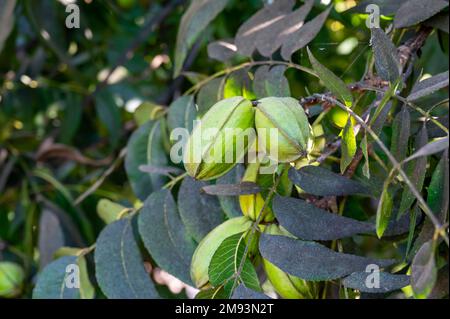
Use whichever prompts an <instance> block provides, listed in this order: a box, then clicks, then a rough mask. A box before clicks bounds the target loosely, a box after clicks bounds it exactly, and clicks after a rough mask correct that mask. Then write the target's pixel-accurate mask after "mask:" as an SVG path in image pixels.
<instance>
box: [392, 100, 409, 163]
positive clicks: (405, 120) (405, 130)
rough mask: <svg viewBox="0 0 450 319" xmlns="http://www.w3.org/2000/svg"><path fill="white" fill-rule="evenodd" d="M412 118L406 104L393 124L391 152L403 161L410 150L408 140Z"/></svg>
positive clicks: (399, 160) (398, 159)
mask: <svg viewBox="0 0 450 319" xmlns="http://www.w3.org/2000/svg"><path fill="white" fill-rule="evenodd" d="M410 126H411V118H410V115H409V111H408V107H407V106H406V105H404V106H403V107H402V110H401V111H400V112H398V113H397V115H396V116H395V119H394V122H393V124H392V143H391V153H392V155H394V157H395V158H396V159H397V161H398V162H401V161H402V160H404V159H405V157H406V152H407V151H408V140H409V134H410Z"/></svg>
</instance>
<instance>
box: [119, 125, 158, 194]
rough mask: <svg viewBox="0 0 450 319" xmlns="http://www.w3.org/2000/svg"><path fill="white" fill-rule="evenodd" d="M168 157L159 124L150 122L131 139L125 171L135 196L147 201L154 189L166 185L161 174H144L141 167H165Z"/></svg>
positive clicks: (141, 127) (140, 128) (128, 145)
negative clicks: (148, 165)
mask: <svg viewBox="0 0 450 319" xmlns="http://www.w3.org/2000/svg"><path fill="white" fill-rule="evenodd" d="M166 163H167V157H166V155H165V152H164V147H163V145H162V140H161V129H160V125H159V123H158V122H155V121H148V122H147V123H145V124H144V125H142V126H140V127H139V128H138V129H137V130H136V131H135V132H134V133H133V134H132V135H131V137H130V139H129V141H128V144H127V155H126V157H125V171H126V172H127V176H128V180H129V181H130V184H131V188H132V189H133V191H134V193H135V195H136V196H137V197H138V198H139V199H141V200H145V199H146V198H147V196H148V195H149V194H150V193H151V192H152V191H153V189H159V188H161V186H163V185H164V182H165V180H166V178H165V177H164V176H162V175H161V174H149V173H143V172H141V170H140V169H139V167H140V166H141V165H147V164H150V165H155V166H165V165H166Z"/></svg>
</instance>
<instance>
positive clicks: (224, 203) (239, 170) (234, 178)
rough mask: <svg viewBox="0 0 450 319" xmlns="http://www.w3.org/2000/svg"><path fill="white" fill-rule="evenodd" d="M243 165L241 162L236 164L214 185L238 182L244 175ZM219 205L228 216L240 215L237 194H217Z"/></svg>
mask: <svg viewBox="0 0 450 319" xmlns="http://www.w3.org/2000/svg"><path fill="white" fill-rule="evenodd" d="M244 171H245V167H244V166H243V165H241V164H238V165H236V166H235V167H234V168H233V169H232V170H231V171H229V172H228V173H227V174H225V175H223V176H222V177H220V178H219V179H217V181H216V185H222V184H224V185H228V184H237V183H240V182H241V180H242V177H243V176H244ZM218 198H219V202H220V206H221V207H222V209H223V211H224V212H225V215H227V217H228V218H233V217H238V216H241V215H242V213H241V207H240V205H239V198H238V197H237V196H218Z"/></svg>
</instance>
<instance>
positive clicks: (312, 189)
mask: <svg viewBox="0 0 450 319" xmlns="http://www.w3.org/2000/svg"><path fill="white" fill-rule="evenodd" d="M289 179H290V180H291V181H292V182H293V183H294V184H295V185H297V186H299V187H301V188H302V189H303V190H304V191H305V192H307V193H309V194H312V195H318V196H344V195H352V194H361V195H370V194H371V192H370V190H369V188H368V187H367V186H365V185H363V184H361V183H359V182H356V181H354V180H351V179H348V178H346V177H344V176H341V175H338V174H335V173H333V172H331V171H329V170H327V169H325V168H322V167H318V166H312V165H310V166H305V167H302V168H301V169H300V170H296V169H294V168H290V169H289Z"/></svg>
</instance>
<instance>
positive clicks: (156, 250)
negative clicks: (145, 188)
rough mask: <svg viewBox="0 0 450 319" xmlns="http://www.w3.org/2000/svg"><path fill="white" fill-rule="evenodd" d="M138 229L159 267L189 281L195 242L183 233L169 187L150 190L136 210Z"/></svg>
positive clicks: (189, 282)
mask: <svg viewBox="0 0 450 319" xmlns="http://www.w3.org/2000/svg"><path fill="white" fill-rule="evenodd" d="M139 233H140V235H141V238H142V241H143V242H144V245H145V248H147V250H148V252H149V253H150V254H151V256H152V258H153V259H154V260H155V261H156V263H157V264H158V266H159V267H161V268H162V269H164V270H165V271H167V272H168V273H170V274H171V275H173V276H175V277H177V278H178V279H180V280H181V281H183V282H185V283H187V284H190V285H192V282H191V278H190V273H189V269H190V265H191V258H192V255H193V254H194V250H195V245H194V242H193V240H192V239H191V238H189V236H188V235H187V233H186V230H185V227H184V225H183V223H182V221H181V218H180V216H179V214H178V209H177V206H176V203H175V200H174V199H173V197H172V194H171V193H170V191H169V190H160V191H158V192H155V193H152V194H151V195H150V196H149V197H148V198H147V200H146V201H145V202H144V206H143V207H142V208H141V212H140V214H139Z"/></svg>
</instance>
